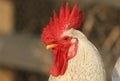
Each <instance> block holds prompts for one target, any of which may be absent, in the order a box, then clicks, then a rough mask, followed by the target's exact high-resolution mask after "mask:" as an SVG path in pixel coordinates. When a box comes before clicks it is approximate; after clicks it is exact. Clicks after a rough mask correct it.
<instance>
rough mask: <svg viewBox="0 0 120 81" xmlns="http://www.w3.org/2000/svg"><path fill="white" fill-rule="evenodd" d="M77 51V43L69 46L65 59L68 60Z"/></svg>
mask: <svg viewBox="0 0 120 81" xmlns="http://www.w3.org/2000/svg"><path fill="white" fill-rule="evenodd" d="M77 49H78V42H76V43H74V44H72V45H71V47H70V48H69V51H68V58H67V59H68V60H70V59H71V58H73V57H74V56H75V55H76V53H77Z"/></svg>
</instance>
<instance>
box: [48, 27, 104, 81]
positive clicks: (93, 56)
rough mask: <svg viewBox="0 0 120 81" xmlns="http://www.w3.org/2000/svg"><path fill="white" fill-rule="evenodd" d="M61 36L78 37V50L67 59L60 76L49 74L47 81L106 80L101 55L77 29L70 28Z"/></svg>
mask: <svg viewBox="0 0 120 81" xmlns="http://www.w3.org/2000/svg"><path fill="white" fill-rule="evenodd" d="M62 36H72V37H73V38H77V39H78V51H77V54H76V56H75V57H74V58H72V59H71V60H69V61H68V68H67V70H66V72H65V74H64V75H62V76H57V77H55V76H52V75H50V77H49V81H106V73H105V69H104V64H103V62H102V59H101V56H100V54H99V52H98V50H97V49H96V47H95V46H94V45H93V44H92V43H91V42H90V41H89V40H88V39H87V38H86V37H85V35H84V34H83V33H81V32H80V31H78V30H75V29H70V30H68V31H65V32H64V33H63V35H62Z"/></svg>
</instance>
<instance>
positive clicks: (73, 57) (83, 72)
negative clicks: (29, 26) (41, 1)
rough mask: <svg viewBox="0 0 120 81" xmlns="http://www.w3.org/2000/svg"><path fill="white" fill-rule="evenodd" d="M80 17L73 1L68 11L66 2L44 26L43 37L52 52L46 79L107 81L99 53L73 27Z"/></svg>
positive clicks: (81, 17) (77, 24)
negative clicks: (71, 7) (51, 60)
mask: <svg viewBox="0 0 120 81" xmlns="http://www.w3.org/2000/svg"><path fill="white" fill-rule="evenodd" d="M82 20H83V15H82V12H81V10H79V9H78V3H76V4H75V5H74V7H73V9H72V11H71V12H70V9H69V4H68V3H66V5H65V7H64V5H63V4H62V5H61V8H60V14H59V17H58V16H57V14H56V12H55V11H54V16H53V19H52V18H50V22H49V24H48V25H47V26H46V27H45V28H44V29H43V32H42V40H43V42H44V43H45V45H46V48H47V49H52V50H51V51H52V53H53V55H54V63H53V67H52V68H51V69H50V74H51V75H50V77H49V81H106V73H105V69H104V65H103V62H102V59H101V56H100V54H99V52H98V50H97V49H96V47H95V46H94V45H93V44H92V43H91V42H90V41H89V40H88V39H87V38H86V36H85V35H84V34H83V33H82V32H80V31H78V30H76V29H78V28H79V27H80V25H81V23H82Z"/></svg>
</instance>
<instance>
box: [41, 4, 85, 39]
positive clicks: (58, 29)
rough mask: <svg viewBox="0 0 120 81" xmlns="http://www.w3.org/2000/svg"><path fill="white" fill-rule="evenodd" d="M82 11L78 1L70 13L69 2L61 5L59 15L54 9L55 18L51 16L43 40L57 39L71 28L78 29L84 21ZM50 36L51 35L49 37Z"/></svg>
mask: <svg viewBox="0 0 120 81" xmlns="http://www.w3.org/2000/svg"><path fill="white" fill-rule="evenodd" d="M82 20H83V16H82V12H81V11H80V10H79V9H78V3H76V4H75V5H74V7H73V9H72V12H71V13H70V9H69V4H68V2H67V3H66V6H65V8H64V5H63V4H62V5H61V8H60V14H59V17H58V16H57V14H56V12H55V11H54V16H53V19H52V18H50V22H49V24H48V25H47V26H46V27H45V28H44V30H43V33H42V38H43V40H44V41H45V40H49V39H51V38H52V39H53V38H54V39H55V38H57V37H60V36H61V35H62V33H63V32H64V31H66V30H69V29H71V28H75V29H78V28H79V27H80V25H81V23H82ZM49 36H50V37H49ZM48 38H49V39H48Z"/></svg>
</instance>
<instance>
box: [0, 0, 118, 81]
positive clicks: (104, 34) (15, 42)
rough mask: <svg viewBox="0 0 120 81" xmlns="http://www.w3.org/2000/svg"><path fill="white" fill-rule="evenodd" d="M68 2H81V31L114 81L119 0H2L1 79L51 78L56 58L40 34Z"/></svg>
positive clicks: (39, 80)
mask: <svg viewBox="0 0 120 81" xmlns="http://www.w3.org/2000/svg"><path fill="white" fill-rule="evenodd" d="M66 1H68V2H69V4H70V7H72V6H73V5H74V3H75V2H79V3H80V5H79V8H80V9H81V10H82V11H83V14H84V21H83V24H82V26H81V28H80V31H82V32H83V33H84V34H85V35H86V36H87V37H88V39H89V40H90V41H91V42H92V43H93V44H95V46H96V47H97V48H98V50H99V51H100V53H101V55H102V58H103V61H104V63H105V68H106V71H107V81H111V75H112V70H113V67H114V65H115V63H116V61H117V59H118V57H119V56H120V0H0V81H47V80H48V77H49V69H50V67H51V66H52V61H53V59H52V54H51V53H50V51H46V49H45V46H44V44H43V43H42V41H41V39H40V36H41V32H42V29H43V27H45V26H46V25H47V24H48V22H49V18H50V17H51V16H52V14H53V10H56V11H57V12H59V7H60V5H61V3H65V2H66Z"/></svg>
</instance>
